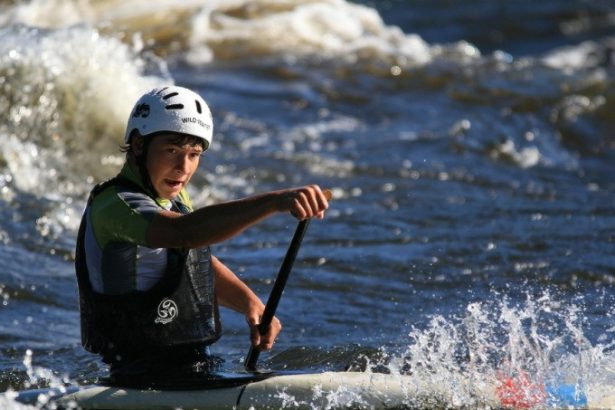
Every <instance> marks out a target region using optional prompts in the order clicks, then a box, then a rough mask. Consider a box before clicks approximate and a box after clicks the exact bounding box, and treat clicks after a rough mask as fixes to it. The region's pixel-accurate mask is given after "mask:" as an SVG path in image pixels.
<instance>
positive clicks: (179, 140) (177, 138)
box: [120, 129, 207, 157]
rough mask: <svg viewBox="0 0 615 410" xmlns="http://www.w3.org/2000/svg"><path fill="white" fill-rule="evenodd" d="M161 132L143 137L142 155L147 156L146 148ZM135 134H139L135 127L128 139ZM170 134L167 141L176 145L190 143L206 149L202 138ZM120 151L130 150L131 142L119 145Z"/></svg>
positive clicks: (126, 151) (127, 151)
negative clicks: (171, 136) (170, 136)
mask: <svg viewBox="0 0 615 410" xmlns="http://www.w3.org/2000/svg"><path fill="white" fill-rule="evenodd" d="M162 134H163V133H158V134H153V135H149V136H148V137H147V138H143V154H144V155H143V156H144V157H146V156H147V150H148V148H149V144H150V143H151V142H152V140H153V139H154V138H155V137H157V136H158V135H162ZM137 135H141V134H140V133H139V131H138V130H136V129H134V130H132V132H131V133H130V140H131V141H132V139H133V138H134V137H135V136H137ZM171 135H173V138H171V139H170V141H169V142H170V143H171V144H174V145H177V146H183V145H190V146H191V147H195V146H200V147H201V148H203V151H205V150H206V149H207V146H206V143H205V141H204V140H203V139H202V138H199V137H195V136H193V135H186V134H178V133H171ZM120 152H124V153H130V152H132V147H131V144H125V145H120Z"/></svg>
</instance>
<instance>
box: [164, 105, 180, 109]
mask: <svg viewBox="0 0 615 410" xmlns="http://www.w3.org/2000/svg"><path fill="white" fill-rule="evenodd" d="M164 108H166V109H167V110H181V109H183V108H184V104H171V105H167V106H166V107H164Z"/></svg>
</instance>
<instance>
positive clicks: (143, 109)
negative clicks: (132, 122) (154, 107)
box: [132, 104, 149, 118]
mask: <svg viewBox="0 0 615 410" xmlns="http://www.w3.org/2000/svg"><path fill="white" fill-rule="evenodd" d="M132 116H133V117H134V118H137V117H141V118H147V117H148V116H149V104H139V105H137V106H136V107H135V112H134V113H133V114H132Z"/></svg>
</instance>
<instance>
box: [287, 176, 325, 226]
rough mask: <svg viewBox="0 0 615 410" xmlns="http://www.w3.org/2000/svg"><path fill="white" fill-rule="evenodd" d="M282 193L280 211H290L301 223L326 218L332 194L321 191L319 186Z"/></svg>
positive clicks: (293, 189)
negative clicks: (311, 219) (310, 219)
mask: <svg viewBox="0 0 615 410" xmlns="http://www.w3.org/2000/svg"><path fill="white" fill-rule="evenodd" d="M280 193H281V195H280V201H279V202H278V210H280V211H282V212H284V211H289V212H290V213H291V214H292V215H293V216H294V217H295V218H297V219H298V220H300V221H302V220H304V219H309V218H313V217H316V218H319V219H322V218H324V216H325V210H326V209H327V208H328V207H329V199H331V192H330V191H323V190H321V189H320V187H319V186H318V185H307V186H304V187H300V188H291V189H288V190H285V191H281V192H280Z"/></svg>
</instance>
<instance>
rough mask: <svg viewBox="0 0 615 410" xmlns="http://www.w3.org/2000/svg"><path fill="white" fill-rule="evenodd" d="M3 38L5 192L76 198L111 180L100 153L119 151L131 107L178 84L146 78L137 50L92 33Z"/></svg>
mask: <svg viewBox="0 0 615 410" xmlns="http://www.w3.org/2000/svg"><path fill="white" fill-rule="evenodd" d="M0 37H1V38H2V40H3V41H2V43H1V44H0V79H1V80H2V82H1V84H0V87H1V89H2V93H3V96H4V97H5V98H3V99H2V100H0V136H1V138H0V165H2V166H1V167H0V169H5V171H4V172H5V174H4V178H3V182H4V184H5V185H4V188H5V189H10V188H16V189H19V190H22V191H26V192H30V193H34V194H38V195H45V194H46V193H48V187H49V186H56V187H57V189H58V191H57V193H58V194H61V193H70V192H72V191H75V190H76V189H77V188H76V184H77V185H78V183H79V182H83V180H84V179H87V178H90V179H91V178H92V177H95V178H100V177H101V175H102V176H104V175H107V174H108V173H109V169H108V168H109V166H108V165H107V164H108V163H109V162H113V161H111V160H110V159H109V158H106V157H103V158H102V159H101V156H100V154H99V153H101V152H114V151H117V147H118V146H119V145H120V144H121V143H122V141H121V139H120V138H121V136H122V135H123V127H124V126H125V125H124V121H125V118H127V116H128V113H129V112H130V109H131V107H132V104H133V102H134V101H135V100H136V98H138V96H139V95H140V94H142V92H143V91H144V90H147V89H149V88H151V87H153V86H155V85H158V84H161V83H163V82H169V81H172V80H171V79H170V77H169V76H165V75H164V74H163V73H162V71H161V70H159V71H160V74H156V75H146V74H145V71H146V70H147V69H148V68H151V64H149V65H148V62H147V61H146V60H145V59H144V58H142V57H140V56H138V55H137V53H136V51H135V50H133V49H131V48H130V47H128V46H127V45H126V44H123V43H121V42H119V41H117V40H115V39H113V38H109V37H103V36H100V34H99V33H98V32H97V31H96V30H93V29H91V28H87V27H81V26H75V27H71V28H67V29H59V30H43V29H36V28H31V27H26V26H8V27H5V28H2V29H0ZM111 147H113V148H111ZM76 158H77V160H75V159H76ZM4 194H5V197H6V196H7V193H6V191H5V192H4Z"/></svg>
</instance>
